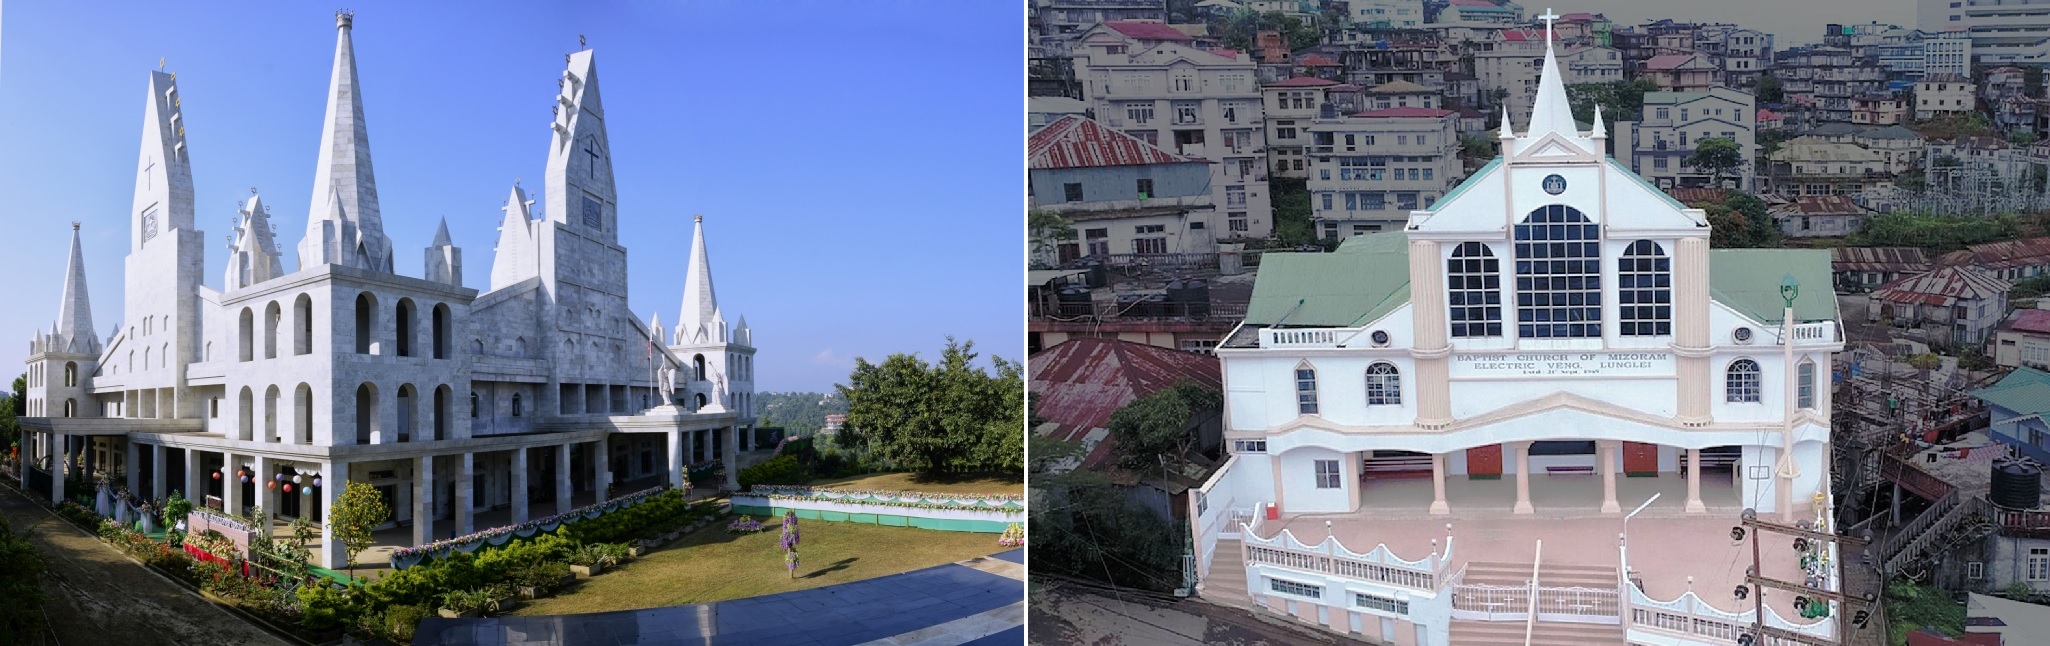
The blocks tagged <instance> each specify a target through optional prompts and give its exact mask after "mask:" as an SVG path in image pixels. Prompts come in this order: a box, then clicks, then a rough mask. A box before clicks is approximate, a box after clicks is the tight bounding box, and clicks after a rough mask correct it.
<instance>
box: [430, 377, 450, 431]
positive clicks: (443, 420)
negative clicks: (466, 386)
mask: <svg viewBox="0 0 2050 646" xmlns="http://www.w3.org/2000/svg"><path fill="white" fill-rule="evenodd" d="M448 400H449V389H448V386H446V385H443V386H441V387H438V388H435V389H434V437H433V438H431V439H433V440H436V441H440V440H445V439H448Z"/></svg>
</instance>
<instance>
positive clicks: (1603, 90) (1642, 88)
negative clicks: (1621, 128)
mask: <svg viewBox="0 0 2050 646" xmlns="http://www.w3.org/2000/svg"><path fill="white" fill-rule="evenodd" d="M1658 89H1659V86H1658V84H1657V83H1653V82H1651V80H1650V79H1637V80H1635V81H1610V82H1607V83H1580V84H1576V85H1568V86H1566V101H1567V102H1568V103H1569V104H1571V105H1572V106H1573V115H1574V118H1576V119H1580V118H1583V117H1584V118H1586V119H1587V120H1593V119H1594V107H1595V106H1597V105H1599V106H1601V107H1602V119H1603V120H1605V121H1609V122H1611V123H1613V122H1616V121H1635V120H1637V118H1638V115H1639V114H1640V113H1642V112H1644V93H1646V92H1657V91H1658Z"/></svg>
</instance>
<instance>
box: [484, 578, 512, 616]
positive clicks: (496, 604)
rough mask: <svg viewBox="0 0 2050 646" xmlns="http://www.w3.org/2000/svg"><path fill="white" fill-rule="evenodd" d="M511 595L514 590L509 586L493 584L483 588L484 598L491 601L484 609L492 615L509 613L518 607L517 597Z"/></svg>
mask: <svg viewBox="0 0 2050 646" xmlns="http://www.w3.org/2000/svg"><path fill="white" fill-rule="evenodd" d="M513 595H514V590H513V587H512V586H511V585H507V584H504V583H493V584H491V585H488V586H485V587H484V596H485V598H488V599H490V600H491V601H489V602H488V603H486V604H485V606H484V607H485V608H487V609H489V610H490V611H491V612H493V613H503V612H511V611H512V610H513V609H515V608H518V607H520V599H519V597H516V596H513Z"/></svg>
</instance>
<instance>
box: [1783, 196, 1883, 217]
mask: <svg viewBox="0 0 2050 646" xmlns="http://www.w3.org/2000/svg"><path fill="white" fill-rule="evenodd" d="M1871 212H1872V210H1871V209H1867V208H1865V207H1863V206H1859V205H1858V203H1857V202H1855V201H1852V200H1851V196H1849V195H1802V196H1800V197H1797V198H1794V201H1792V202H1788V203H1786V204H1782V205H1779V206H1776V207H1773V209H1772V214H1773V215H1869V214H1871Z"/></svg>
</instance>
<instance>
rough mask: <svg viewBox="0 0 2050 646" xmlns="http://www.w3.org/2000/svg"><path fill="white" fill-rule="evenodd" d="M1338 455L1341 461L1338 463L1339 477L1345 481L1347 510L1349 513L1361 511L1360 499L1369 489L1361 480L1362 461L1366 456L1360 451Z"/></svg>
mask: <svg viewBox="0 0 2050 646" xmlns="http://www.w3.org/2000/svg"><path fill="white" fill-rule="evenodd" d="M1338 455H1339V460H1340V462H1339V463H1338V473H1339V477H1341V478H1344V479H1345V494H1346V495H1345V498H1346V507H1345V508H1346V509H1347V510H1349V511H1359V508H1360V498H1361V496H1362V495H1363V494H1365V493H1366V488H1367V483H1366V482H1365V481H1363V480H1361V479H1360V466H1361V464H1360V461H1361V460H1362V459H1363V458H1364V457H1365V456H1364V455H1363V454H1362V453H1361V452H1358V451H1349V452H1345V453H1340V454H1338Z"/></svg>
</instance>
